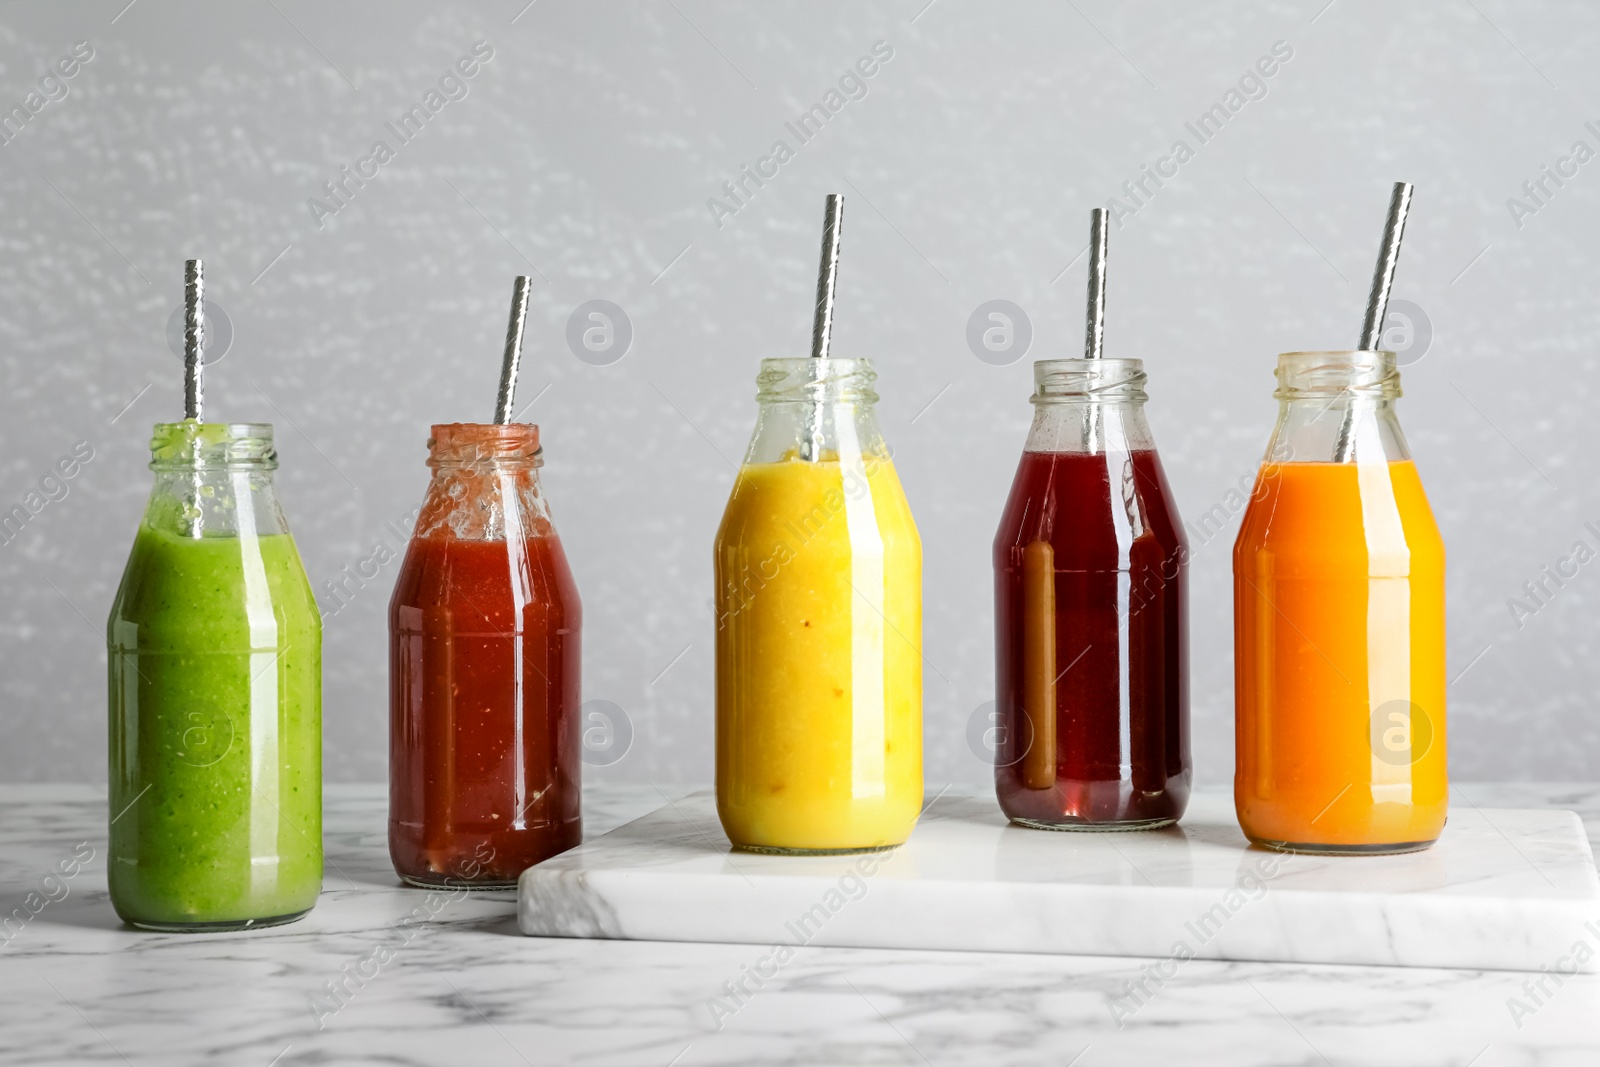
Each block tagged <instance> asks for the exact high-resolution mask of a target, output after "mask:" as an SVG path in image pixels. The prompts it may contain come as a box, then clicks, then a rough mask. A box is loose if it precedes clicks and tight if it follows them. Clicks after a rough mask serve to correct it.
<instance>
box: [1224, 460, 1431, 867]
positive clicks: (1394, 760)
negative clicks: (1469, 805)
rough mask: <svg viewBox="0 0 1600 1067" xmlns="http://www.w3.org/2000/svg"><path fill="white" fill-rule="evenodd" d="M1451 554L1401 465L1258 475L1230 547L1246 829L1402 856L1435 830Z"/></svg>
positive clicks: (1280, 840)
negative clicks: (1446, 594) (1447, 573)
mask: <svg viewBox="0 0 1600 1067" xmlns="http://www.w3.org/2000/svg"><path fill="white" fill-rule="evenodd" d="M1444 566H1445V561H1444V543H1443V541H1442V540H1441V539H1440V537H1439V531H1438V527H1437V526H1436V525H1435V524H1434V520H1433V512H1432V511H1431V510H1430V509H1429V507H1428V499H1427V496H1426V495H1425V494H1424V493H1423V489H1422V483H1421V481H1420V480H1419V479H1418V477H1417V470H1416V466H1415V465H1414V464H1413V463H1412V462H1411V461H1410V460H1378V461H1362V462H1357V463H1338V462H1327V463H1272V462H1269V463H1267V464H1265V465H1264V466H1263V467H1262V468H1261V472H1260V474H1259V476H1258V478H1257V482H1256V487H1255V492H1254V495H1253V497H1252V500H1251V503H1250V506H1249V508H1248V510H1247V511H1246V513H1245V517H1244V522H1243V525H1242V527H1241V528H1240V530H1239V538H1238V540H1237V542H1235V544H1234V550H1233V568H1234V677H1235V690H1236V706H1235V731H1236V735H1235V744H1236V746H1237V765H1236V768H1235V774H1234V800H1235V803H1236V805H1237V808H1238V815H1239V824H1240V826H1241V827H1243V829H1244V832H1245V834H1246V835H1247V836H1248V837H1249V838H1250V839H1251V840H1252V841H1255V842H1257V843H1260V844H1266V845H1271V846H1278V847H1291V848H1294V849H1298V850H1306V851H1322V852H1399V851H1407V850H1410V849H1415V848H1423V847H1426V846H1427V845H1428V844H1430V843H1432V842H1433V841H1434V840H1435V839H1436V838H1437V837H1438V836H1439V831H1440V830H1441V829H1442V828H1443V826H1444V821H1445V813H1446V806H1447V801H1448V795H1447V794H1448V780H1447V775H1446V770H1445V627H1444Z"/></svg>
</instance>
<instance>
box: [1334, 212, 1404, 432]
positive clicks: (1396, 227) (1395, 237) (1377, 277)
mask: <svg viewBox="0 0 1600 1067" xmlns="http://www.w3.org/2000/svg"><path fill="white" fill-rule="evenodd" d="M1411 192H1412V185H1411V183H1410V182H1395V183H1394V192H1393V193H1391V194H1390V196H1389V216H1388V218H1387V219H1386V220H1385V221H1384V224H1383V243H1382V244H1381V245H1380V246H1379V248H1378V265H1377V266H1376V267H1375V268H1373V271H1372V290H1371V292H1369V293H1368V294H1367V314H1366V317H1365V318H1364V319H1362V320H1361V340H1360V342H1359V343H1358V344H1357V346H1356V348H1357V350H1358V351H1361V352H1373V351H1376V350H1377V347H1378V345H1379V344H1380V343H1382V338H1383V320H1384V317H1385V316H1386V315H1387V314H1388V313H1389V293H1390V291H1391V290H1392V289H1393V288H1394V269H1395V267H1396V266H1398V265H1399V263H1400V239H1401V238H1402V237H1404V236H1405V232H1406V213H1407V212H1409V211H1410V210H1411ZM1333 452H1334V458H1335V459H1336V460H1338V461H1339V462H1340V463H1349V462H1350V461H1351V460H1352V459H1354V458H1355V452H1356V442H1355V407H1354V405H1353V404H1350V405H1347V406H1346V407H1345V409H1344V412H1343V414H1342V415H1341V416H1340V418H1339V437H1338V439H1337V440H1336V441H1335V442H1334V446H1333Z"/></svg>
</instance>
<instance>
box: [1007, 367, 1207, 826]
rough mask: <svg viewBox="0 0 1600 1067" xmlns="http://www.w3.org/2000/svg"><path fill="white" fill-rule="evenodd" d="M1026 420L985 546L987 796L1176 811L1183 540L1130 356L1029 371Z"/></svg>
mask: <svg viewBox="0 0 1600 1067" xmlns="http://www.w3.org/2000/svg"><path fill="white" fill-rule="evenodd" d="M1033 374H1034V383H1035V385H1034V393H1033V404H1034V417H1033V426H1032V428H1031V429H1030V430H1029V431H1028V440H1027V444H1026V445H1025V446H1024V447H1023V453H1022V462H1021V464H1020V465H1019V466H1018V468H1017V476H1016V480H1015V481H1014V482H1013V484H1012V487H1011V496H1010V498H1009V500H1008V501H1007V503H1006V510H1005V513H1004V515H1003V517H1002V518H1001V520H1000V529H999V531H998V532H997V533H996V535H995V540H994V571H995V685H996V692H995V706H996V713H997V716H998V719H997V724H998V726H999V727H1000V729H999V730H998V732H997V736H998V739H999V744H998V745H997V746H996V751H995V792H996V794H997V795H998V797H999V800H1000V807H1001V810H1003V811H1004V812H1005V814H1006V816H1007V817H1008V818H1010V819H1011V820H1012V821H1014V822H1017V823H1021V824H1022V825H1024V826H1032V827H1037V828H1040V829H1050V830H1139V829H1149V828H1152V827H1157V826H1164V825H1166V824H1168V823H1172V822H1175V821H1176V820H1177V819H1178V818H1179V817H1180V816H1182V815H1183V811H1184V807H1185V805H1186V804H1187V803H1188V797H1189V786H1190V781H1191V777H1192V769H1191V765H1190V759H1189V635H1188V604H1187V600H1188V545H1187V541H1186V539H1185V537H1184V533H1183V527H1182V525H1181V523H1180V522H1179V519H1178V513H1177V509H1176V507H1175V506H1174V504H1173V500H1172V491H1171V490H1170V489H1169V488H1168V487H1167V479H1166V475H1165V474H1164V473H1163V471H1162V466H1161V459H1160V457H1159V456H1158V455H1157V454H1156V451H1155V445H1154V443H1153V441H1152V439H1151V436H1150V428H1149V426H1148V425H1147V423H1146V422H1145V415H1144V403H1145V374H1144V370H1143V365H1142V363H1141V362H1140V361H1139V360H1137V359H1052V360H1041V361H1040V362H1037V363H1035V364H1034V365H1033Z"/></svg>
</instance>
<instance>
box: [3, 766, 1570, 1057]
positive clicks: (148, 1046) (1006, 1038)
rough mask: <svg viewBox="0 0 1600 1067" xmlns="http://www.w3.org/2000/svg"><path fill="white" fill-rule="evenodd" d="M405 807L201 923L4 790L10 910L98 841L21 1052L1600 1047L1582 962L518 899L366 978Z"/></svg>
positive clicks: (424, 928) (366, 806) (57, 910)
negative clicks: (775, 933) (552, 923)
mask: <svg viewBox="0 0 1600 1067" xmlns="http://www.w3.org/2000/svg"><path fill="white" fill-rule="evenodd" d="M682 791H683V790H682V789H681V788H669V789H667V793H668V795H672V796H676V795H678V794H679V793H681V792H682ZM1456 799H1457V810H1458V811H1464V810H1465V809H1466V808H1467V807H1468V805H1469V804H1470V805H1476V806H1477V807H1480V808H1485V809H1489V808H1504V807H1523V808H1526V807H1530V806H1556V807H1561V808H1570V809H1575V810H1577V811H1579V813H1580V814H1581V815H1582V817H1583V818H1584V820H1585V824H1586V825H1587V826H1589V827H1591V836H1592V835H1593V828H1594V827H1597V826H1600V788H1597V787H1595V786H1589V785H1578V786H1548V787H1545V786H1470V787H1467V788H1465V789H1463V790H1461V791H1459V795H1458V797H1457V798H1456ZM585 801H586V809H585V815H586V820H587V822H588V824H589V829H590V831H591V836H593V835H598V834H600V833H603V832H605V831H606V830H608V829H611V828H612V827H615V826H618V825H622V824H623V823H625V822H627V821H628V820H631V819H633V818H636V817H638V816H640V815H644V814H646V813H647V812H649V811H651V810H653V809H654V808H656V807H659V806H660V805H661V804H662V803H663V796H662V795H661V794H660V793H658V792H657V791H656V790H655V789H653V788H650V787H642V788H638V787H616V786H611V787H604V786H602V787H598V788H591V789H589V790H587V791H586V794H585ZM384 807H385V801H384V794H383V790H382V788H381V787H363V788H335V789H332V790H330V793H329V796H328V800H327V805H326V808H327V811H326V819H327V854H328V868H327V876H326V879H325V888H324V892H323V896H322V898H321V900H320V901H319V902H318V905H317V908H316V910H315V911H313V912H312V913H311V915H310V916H309V917H308V918H306V919H305V920H303V921H301V922H299V923H295V924H293V925H290V926H285V927H280V928H277V929H273V930H263V931H257V932H254V933H249V934H227V935H211V936H204V937H198V936H183V935H172V934H148V933H140V932H137V931H133V930H130V929H127V928H125V927H123V926H121V924H119V923H118V922H117V920H116V918H115V916H114V915H113V914H112V912H111V910H110V906H109V903H108V901H107V899H106V894H105V883H104V845H105V836H104V823H105V811H104V792H103V790H101V791H97V790H93V789H90V788H88V787H58V786H26V787H18V786H3V787H0V813H3V814H4V816H5V818H4V819H3V820H0V907H3V910H4V911H7V912H9V911H10V910H11V909H13V908H15V907H18V906H20V905H21V904H22V903H23V900H24V898H25V897H26V895H27V894H28V893H29V892H33V891H36V890H38V889H39V887H40V883H41V879H42V878H43V877H44V876H45V875H46V874H47V873H48V872H50V871H52V870H54V869H56V865H57V863H58V861H59V860H61V859H62V858H63V857H71V856H73V855H74V849H75V848H76V847H77V846H79V845H80V844H83V843H85V842H87V843H88V845H89V846H90V847H92V848H93V849H94V850H95V854H94V858H93V859H92V860H91V861H90V862H88V863H87V864H85V865H83V866H82V868H81V869H80V870H79V871H78V872H77V873H76V874H75V875H74V876H72V877H71V878H68V879H66V880H65V882H64V884H65V885H66V887H67V892H66V895H65V896H62V895H61V894H60V892H59V890H58V889H56V888H51V890H50V893H51V895H52V896H55V897H57V898H58V899H56V900H54V901H52V902H50V903H48V904H47V905H46V906H45V907H44V908H43V909H42V910H41V911H40V912H39V913H38V914H37V915H35V916H34V917H33V918H32V919H31V920H30V921H29V922H28V923H26V924H25V925H24V926H23V927H22V928H21V929H20V930H19V931H17V932H15V933H14V934H13V935H12V936H11V937H10V939H9V940H6V941H4V942H3V943H0V1064H55V1063H63V1064H65V1063H107V1064H125V1063H131V1064H139V1065H143V1064H189V1063H196V1064H198V1063H210V1064H216V1063H222V1064H230V1065H231V1064H244V1065H246V1067H269V1065H276V1067H289V1065H293V1064H332V1063H339V1064H345V1063H356V1064H389V1065H396V1064H398V1065H413V1064H415V1065H423V1064H438V1063H466V1062H471V1063H475V1064H486V1065H495V1064H509V1065H515V1064H541V1065H543V1064H558V1063H559V1064H603V1065H609V1064H619V1065H620V1064H644V1065H647V1067H668V1065H669V1064H670V1065H674V1067H696V1065H713V1064H775V1065H791V1064H792V1065H803V1064H843V1063H849V1064H855V1063H872V1064H906V1065H925V1064H935V1065H939V1067H944V1065H946V1064H949V1065H961V1064H973V1065H980V1064H981V1065H992V1064H1012V1063H1015V1064H1033V1063H1042V1062H1050V1063H1055V1064H1062V1065H1065V1064H1069V1063H1071V1064H1074V1065H1075V1067H1098V1065H1109V1064H1141V1063H1158V1062H1161V1063H1165V1062H1170V1061H1173V1060H1177V1059H1181V1060H1182V1062H1184V1063H1185V1064H1193V1065H1197V1067H1209V1065H1213V1064H1215V1065H1228V1067H1241V1065H1244V1067H1253V1065H1257V1064H1260V1065H1274V1067H1277V1065H1283V1064H1306V1065H1321V1064H1329V1065H1339V1067H1342V1065H1345V1064H1350V1065H1355V1064H1362V1065H1369V1064H1385V1065H1387V1064H1394V1065H1405V1067H1466V1065H1467V1064H1469V1063H1470V1064H1471V1065H1472V1067H1507V1065H1512V1064H1517V1065H1537V1067H1545V1065H1564V1064H1591V1063H1594V1062H1596V1060H1597V1059H1600V1034H1597V1027H1596V1020H1597V1019H1600V978H1596V977H1593V976H1589V975H1580V976H1576V977H1565V976H1563V977H1561V978H1560V979H1559V981H1558V980H1557V979H1556V978H1553V977H1551V976H1550V972H1551V971H1552V970H1554V968H1555V967H1556V966H1557V965H1558V960H1557V959H1551V960H1549V961H1548V962H1547V963H1546V964H1543V965H1542V966H1543V967H1545V970H1544V971H1540V970H1537V969H1536V970H1534V971H1531V972H1514V971H1485V970H1478V969H1468V968H1455V969H1438V968H1416V967H1357V966H1328V965H1318V964H1305V963H1244V962H1219V961H1209V960H1203V959H1194V960H1188V961H1180V962H1179V963H1178V964H1177V965H1173V964H1172V963H1171V962H1170V961H1165V960H1163V959H1162V958H1160V957H1149V958H1113V957H1090V956H1057V955H1042V954H1017V953H997V952H939V951H925V950H881V949H856V948H829V947H819V946H816V945H811V946H808V947H805V948H801V949H799V950H797V951H796V952H795V953H794V954H793V955H792V956H791V957H789V958H787V959H785V960H783V961H782V962H777V961H769V962H768V964H767V965H765V966H764V967H762V957H763V955H764V954H765V953H767V952H768V951H769V946H762V945H748V944H710V943H690V942H677V943H671V942H652V941H607V940H584V939H576V938H536V937H524V936H522V935H520V934H519V933H518V930H517V926H516V919H515V913H516V903H515V901H514V899H513V896H512V894H510V893H488V894H471V895H468V896H466V897H464V898H461V899H451V900H446V901H445V902H443V903H442V904H441V905H440V907H439V910H438V911H437V913H436V914H434V915H433V916H432V917H431V918H430V919H429V920H428V921H426V922H424V923H421V924H419V925H420V927H421V928H420V929H419V930H418V932H417V933H416V934H415V936H414V937H412V938H411V939H410V940H409V941H407V942H406V943H405V944H404V945H403V946H401V947H399V948H397V949H396V950H395V951H394V952H393V954H392V957H391V958H390V959H389V960H388V962H386V963H384V964H382V965H380V966H378V967H377V968H376V971H375V973H374V972H373V969H372V968H371V967H370V966H369V967H367V968H366V969H367V971H368V972H369V974H370V977H366V978H360V977H359V975H358V976H357V978H355V979H352V978H349V977H348V975H349V974H350V973H351V972H352V971H354V970H356V969H357V968H359V967H360V966H361V965H362V963H363V961H364V960H369V959H371V958H372V956H373V952H374V948H375V946H378V945H380V944H387V943H391V942H393V941H394V939H396V938H397V937H398V935H397V934H396V932H395V924H396V923H397V922H399V921H400V920H402V919H403V918H404V917H405V916H406V915H408V914H410V913H412V911H413V909H415V908H417V907H419V906H422V902H423V900H424V899H425V898H426V897H427V894H426V893H424V892H421V891H417V890H408V889H405V888H403V887H402V886H400V885H399V884H398V882H397V881H396V879H395V878H394V875H393V872H392V871H391V870H390V868H389V864H388V857H387V854H386V851H385V844H384ZM52 885H54V883H52ZM984 917H985V916H983V915H981V914H979V915H974V916H973V917H972V920H973V921H981V920H982V919H983V918H984ZM758 967H762V969H764V970H766V971H768V972H770V976H768V977H762V976H761V975H760V974H759V972H758ZM341 979H343V981H344V982H345V988H346V990H347V991H346V992H345V993H343V994H342V995H341V997H340V998H339V999H338V1000H337V1001H336V1002H335V1003H336V1006H337V1010H334V1011H328V1010H326V1009H324V1010H323V1011H322V1013H321V1014H320V1015H319V1013H318V1010H317V1009H316V1007H315V1006H314V1004H315V1002H316V1000H317V999H318V998H319V997H320V998H323V999H324V1000H326V997H327V993H326V986H327V983H329V982H339V981H340V980H341ZM358 982H359V984H358ZM1540 983H1542V985H1543V988H1542V991H1541V987H1540ZM1074 1057H1077V1059H1076V1060H1075V1059H1074Z"/></svg>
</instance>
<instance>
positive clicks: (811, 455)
mask: <svg viewBox="0 0 1600 1067" xmlns="http://www.w3.org/2000/svg"><path fill="white" fill-rule="evenodd" d="M843 231H844V197H843V196H841V195H839V194H838V193H829V194H828V199H827V201H826V203H825V204H824V205H823V209H822V262H821V263H820V264H819V265H818V267H817V305H816V313H815V315H814V316H813V317H812V320H811V358H812V359H820V360H826V359H827V358H828V346H829V345H830V344H831V343H832V341H833V300H834V295H835V293H836V292H837V291H838V287H839V242H840V239H841V236H842V234H843ZM820 388H821V387H820V386H819V387H818V389H819V399H818V400H817V402H816V403H815V404H814V405H813V406H812V408H811V409H810V410H809V411H807V412H806V424H805V430H804V434H803V437H802V439H801V441H800V458H801V459H804V460H807V461H815V460H817V459H820V458H821V456H822V448H823V444H824V442H823V435H822V426H823V421H824V419H825V418H826V417H827V413H826V412H825V411H824V410H823V403H822V400H821V399H820Z"/></svg>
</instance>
